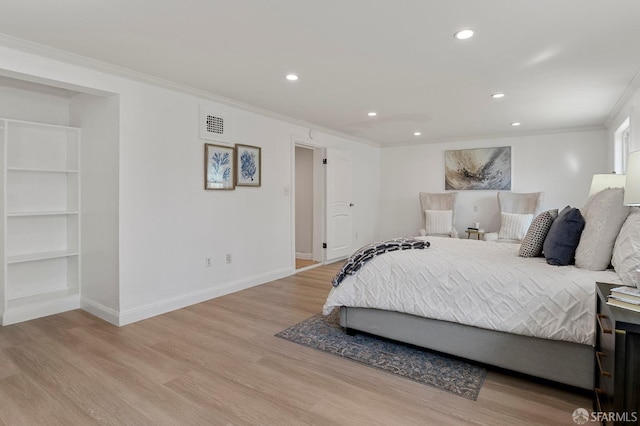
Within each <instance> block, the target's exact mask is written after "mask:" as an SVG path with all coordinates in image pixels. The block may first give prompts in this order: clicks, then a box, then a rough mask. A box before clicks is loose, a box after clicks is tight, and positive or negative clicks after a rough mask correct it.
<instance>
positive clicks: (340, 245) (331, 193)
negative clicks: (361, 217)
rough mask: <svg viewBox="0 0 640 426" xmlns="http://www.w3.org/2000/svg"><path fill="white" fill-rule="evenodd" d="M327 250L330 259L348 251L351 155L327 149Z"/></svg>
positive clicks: (346, 254)
mask: <svg viewBox="0 0 640 426" xmlns="http://www.w3.org/2000/svg"><path fill="white" fill-rule="evenodd" d="M326 158H327V166H326V176H327V235H326V240H325V241H326V243H327V252H326V260H327V261H331V260H334V259H338V258H341V257H346V256H349V255H350V254H351V252H352V251H353V248H352V247H351V235H352V227H353V225H352V220H353V218H352V213H351V209H352V207H353V197H352V195H353V194H352V192H353V191H352V182H351V156H350V153H349V152H348V151H341V150H337V149H331V148H327V156H326Z"/></svg>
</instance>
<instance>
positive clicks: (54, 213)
mask: <svg viewBox="0 0 640 426" xmlns="http://www.w3.org/2000/svg"><path fill="white" fill-rule="evenodd" d="M77 214H80V212H78V211H77V210H71V211H41V212H7V217H27V216H65V215H77Z"/></svg>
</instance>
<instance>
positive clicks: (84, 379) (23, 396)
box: [0, 264, 591, 426]
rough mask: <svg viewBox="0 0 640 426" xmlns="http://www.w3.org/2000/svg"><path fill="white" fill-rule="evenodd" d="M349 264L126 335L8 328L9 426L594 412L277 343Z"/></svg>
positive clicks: (583, 400)
mask: <svg viewBox="0 0 640 426" xmlns="http://www.w3.org/2000/svg"><path fill="white" fill-rule="evenodd" d="M339 266H340V265H339V264H336V265H329V266H323V267H319V268H315V269H312V270H308V271H306V272H302V273H300V274H297V275H295V276H292V277H288V278H285V279H281V280H278V281H274V282H271V283H268V284H265V285H262V286H258V287H254V288H252V289H248V290H245V291H242V292H239V293H235V294H231V295H228V296H224V297H221V298H218V299H215V300H211V301H208V302H205V303H201V304H198V305H194V306H191V307H189V308H185V309H181V310H178V311H174V312H171V313H168V314H165V315H161V316H158V317H155V318H151V319H149V320H146V321H141V322H138V323H135V324H131V325H128V326H126V327H122V328H118V327H115V326H112V325H110V324H108V323H106V322H103V321H101V320H99V319H96V318H94V317H92V316H91V315H89V314H87V313H85V312H83V311H73V312H68V313H65V314H61V315H55V316H51V317H48V318H42V319H38V320H34V321H29V322H25V323H21V324H16V325H12V326H6V327H2V328H0V424H2V425H12V426H13V425H44V424H47V425H49V424H60V425H90V424H126V425H196V424H197V425H218V424H220V425H231V424H233V425H255V424H273V425H298V424H316V425H362V424H379V425H430V424H433V425H459V424H484V425H524V424H545V425H552V424H558V425H561V424H565V425H573V424H574V423H573V421H572V419H571V413H572V412H573V410H574V409H576V408H578V407H584V408H587V409H589V408H590V405H591V402H590V399H589V398H588V397H586V396H583V395H578V394H574V393H572V392H569V391H567V390H562V389H557V388H554V387H548V386H545V385H542V384H538V383H534V382H530V381H527V380H523V379H520V378H515V377H511V376H508V375H505V374H502V373H498V372H491V371H490V372H489V375H488V377H487V380H486V382H485V384H484V386H483V388H482V390H481V392H480V395H479V398H478V400H477V401H469V400H467V399H464V398H461V397H457V396H454V395H451V394H449V393H446V392H443V391H440V390H437V389H434V388H431V387H428V386H425V385H421V384H419V383H415V382H412V381H410V380H407V379H403V378H400V377H396V376H394V375H392V374H389V373H384V372H381V371H377V370H375V369H373V368H370V367H366V366H364V365H360V364H358V363H355V362H353V361H349V360H345V359H342V358H339V357H337V356H334V355H329V354H325V353H323V352H320V351H317V350H313V349H309V348H306V347H303V346H299V345H296V344H294V343H291V342H287V341H284V340H281V339H278V338H276V337H273V335H274V333H276V332H278V331H280V330H283V329H285V328H287V327H288V326H291V325H293V324H295V323H297V322H299V321H302V320H303V319H305V318H307V317H309V316H311V315H312V314H315V313H317V312H319V311H320V310H321V307H322V304H323V302H324V298H325V297H326V295H327V293H328V291H329V288H330V284H329V281H330V279H331V278H332V276H333V274H334V273H335V271H336V270H337V268H338V267H339Z"/></svg>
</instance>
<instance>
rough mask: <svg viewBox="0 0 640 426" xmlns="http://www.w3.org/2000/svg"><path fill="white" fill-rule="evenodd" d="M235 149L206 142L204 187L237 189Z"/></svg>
mask: <svg viewBox="0 0 640 426" xmlns="http://www.w3.org/2000/svg"><path fill="white" fill-rule="evenodd" d="M235 167H236V161H235V149H234V148H233V147H232V146H224V145H215V144H211V143H206V144H204V189H235V187H236V173H235Z"/></svg>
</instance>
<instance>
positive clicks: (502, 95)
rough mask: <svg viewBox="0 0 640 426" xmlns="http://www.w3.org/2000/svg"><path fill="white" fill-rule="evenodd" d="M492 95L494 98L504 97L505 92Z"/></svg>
mask: <svg viewBox="0 0 640 426" xmlns="http://www.w3.org/2000/svg"><path fill="white" fill-rule="evenodd" d="M491 97H492V98H493V99H500V98H504V93H494V94H493V95H491Z"/></svg>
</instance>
